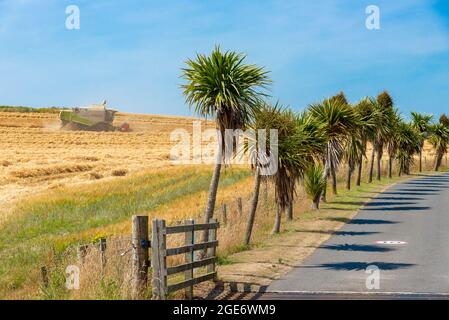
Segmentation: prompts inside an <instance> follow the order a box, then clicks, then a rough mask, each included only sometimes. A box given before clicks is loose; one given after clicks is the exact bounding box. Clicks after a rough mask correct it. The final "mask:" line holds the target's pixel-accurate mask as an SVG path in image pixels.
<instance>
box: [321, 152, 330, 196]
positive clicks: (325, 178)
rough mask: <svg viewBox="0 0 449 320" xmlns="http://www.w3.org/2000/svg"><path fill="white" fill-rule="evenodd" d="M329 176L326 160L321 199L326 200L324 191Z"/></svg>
mask: <svg viewBox="0 0 449 320" xmlns="http://www.w3.org/2000/svg"><path fill="white" fill-rule="evenodd" d="M328 177H329V166H328V163H327V161H326V162H325V163H324V171H323V179H324V189H323V192H322V193H321V201H323V202H326V191H327V178H328Z"/></svg>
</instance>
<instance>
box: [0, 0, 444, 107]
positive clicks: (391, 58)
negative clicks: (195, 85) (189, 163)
mask: <svg viewBox="0 0 449 320" xmlns="http://www.w3.org/2000/svg"><path fill="white" fill-rule="evenodd" d="M447 2H448V1H446V0H438V1H432V0H394V1H392V0H369V1H365V0H339V1H334V0H314V1H304V0H279V1H274V0H273V1H264V0H259V1H256V0H254V1H252V0H246V1H245V0H233V1H231V0H220V1H214V0H208V1H204V0H183V1H181V0H172V1H152V0H147V1H144V0H140V1H139V0H127V1H124V0H123V1H118V0H95V1H94V0H83V1H76V0H71V1H65V0H0V74H1V75H2V76H1V77H0V105H30V106H37V107H46V106H75V105H86V104H90V103H93V102H99V101H101V100H102V99H107V100H108V101H109V104H110V105H112V106H114V107H116V108H118V109H119V110H123V111H130V112H138V113H155V114H156V113H157V114H179V115H189V114H191V111H190V110H189V108H188V106H187V105H186V104H185V102H184V98H183V96H182V94H181V90H180V89H179V85H180V84H181V83H182V80H181V79H180V78H179V75H180V68H181V67H182V66H183V63H184V61H185V60H186V59H187V58H189V57H194V56H195V53H196V52H199V53H208V52H210V51H211V49H212V48H213V47H214V46H215V45H216V44H219V45H221V47H222V48H225V49H232V50H236V51H240V52H244V53H246V54H247V56H248V57H247V61H248V62H250V63H256V64H259V65H263V66H265V67H266V68H267V69H268V70H270V71H271V76H272V79H273V81H274V83H273V87H272V90H271V94H272V96H273V99H274V100H277V99H279V100H280V101H281V102H282V103H283V104H287V105H290V106H291V107H292V108H294V109H296V110H300V109H303V108H304V107H306V106H307V105H308V104H309V103H312V102H316V101H319V100H321V99H323V98H325V97H327V96H330V95H332V94H334V93H336V92H338V91H340V90H343V91H344V92H345V93H346V94H347V96H348V98H349V99H350V100H351V101H353V102H355V101H357V100H358V99H360V98H362V97H364V96H366V95H376V94H377V93H378V92H379V91H381V90H383V89H388V90H389V91H390V92H391V94H392V95H393V97H394V98H395V102H396V105H397V106H398V107H399V108H400V109H401V110H402V111H403V113H404V114H407V113H408V112H409V111H410V110H417V111H421V112H431V113H435V114H438V113H441V112H449V5H448V4H447ZM71 4H75V5H78V6H79V8H80V11H81V29H80V30H72V31H70V30H67V29H66V28H65V19H66V14H65V8H66V6H68V5H71ZM370 4H374V5H377V6H379V8H380V14H381V29H380V30H375V31H373V30H368V29H366V28H365V19H366V17H367V15H366V14H365V8H366V7H367V6H368V5H370Z"/></svg>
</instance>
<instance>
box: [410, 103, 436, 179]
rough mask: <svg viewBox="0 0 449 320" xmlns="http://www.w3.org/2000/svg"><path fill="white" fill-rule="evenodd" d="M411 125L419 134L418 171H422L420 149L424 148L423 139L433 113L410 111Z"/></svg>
mask: <svg viewBox="0 0 449 320" xmlns="http://www.w3.org/2000/svg"><path fill="white" fill-rule="evenodd" d="M411 114H412V126H413V128H415V130H417V131H418V132H419V134H420V136H421V145H420V148H419V172H422V151H423V148H424V141H425V139H426V138H427V136H428V134H429V127H430V125H431V122H432V118H433V115H431V114H430V115H429V114H423V113H419V112H414V111H412V113H411Z"/></svg>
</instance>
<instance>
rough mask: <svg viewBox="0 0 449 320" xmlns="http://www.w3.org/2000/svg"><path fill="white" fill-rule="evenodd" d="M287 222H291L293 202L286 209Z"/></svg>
mask: <svg viewBox="0 0 449 320" xmlns="http://www.w3.org/2000/svg"><path fill="white" fill-rule="evenodd" d="M287 220H288V221H292V220H293V200H292V201H291V202H290V203H289V204H288V207H287Z"/></svg>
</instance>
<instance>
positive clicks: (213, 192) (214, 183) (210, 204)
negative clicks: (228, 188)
mask: <svg viewBox="0 0 449 320" xmlns="http://www.w3.org/2000/svg"><path fill="white" fill-rule="evenodd" d="M216 161H217V162H216V164H215V170H214V173H213V175H212V180H211V182H210V187H209V196H208V198H207V206H206V211H205V213H204V223H209V220H210V219H212V217H213V216H214V210H215V201H216V199H217V191H218V182H219V181H220V172H221V155H220V152H218V154H217V160H216ZM208 239H209V230H204V231H203V234H202V241H203V242H208ZM204 254H205V252H204Z"/></svg>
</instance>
